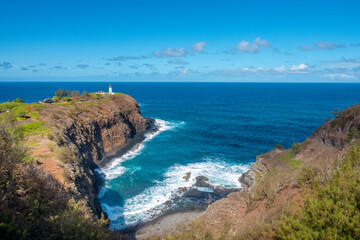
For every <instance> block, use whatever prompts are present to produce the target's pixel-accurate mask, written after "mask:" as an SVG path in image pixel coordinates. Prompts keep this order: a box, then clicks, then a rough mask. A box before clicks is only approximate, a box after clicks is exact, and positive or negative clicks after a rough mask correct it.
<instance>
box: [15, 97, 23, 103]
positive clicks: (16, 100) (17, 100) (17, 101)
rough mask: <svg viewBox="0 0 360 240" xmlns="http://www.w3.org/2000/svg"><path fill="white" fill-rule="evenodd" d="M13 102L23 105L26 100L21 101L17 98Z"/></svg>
mask: <svg viewBox="0 0 360 240" xmlns="http://www.w3.org/2000/svg"><path fill="white" fill-rule="evenodd" d="M13 102H16V103H23V102H24V100H22V99H20V98H16V99H15V100H14V101H13Z"/></svg>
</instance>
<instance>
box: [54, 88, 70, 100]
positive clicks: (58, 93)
mask: <svg viewBox="0 0 360 240" xmlns="http://www.w3.org/2000/svg"><path fill="white" fill-rule="evenodd" d="M55 96H57V97H58V98H59V99H62V98H63V97H66V96H67V93H66V92H65V90H64V89H58V90H57V91H56V92H55Z"/></svg>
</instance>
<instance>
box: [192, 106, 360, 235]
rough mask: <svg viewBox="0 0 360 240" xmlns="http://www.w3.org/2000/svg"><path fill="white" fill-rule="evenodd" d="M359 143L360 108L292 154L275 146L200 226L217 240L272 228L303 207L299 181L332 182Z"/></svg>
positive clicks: (341, 115)
mask: <svg viewBox="0 0 360 240" xmlns="http://www.w3.org/2000/svg"><path fill="white" fill-rule="evenodd" d="M358 139H360V105H355V106H353V107H350V108H347V109H345V110H344V111H342V112H341V113H339V114H338V115H337V116H336V117H335V118H334V119H333V120H331V121H327V122H326V123H325V124H324V125H322V126H321V127H319V128H318V129H317V130H316V131H314V133H313V134H311V136H310V137H309V138H308V139H306V140H305V141H304V142H303V143H299V144H294V146H293V147H292V148H291V149H283V148H282V147H281V146H277V147H276V148H274V149H273V150H271V151H269V152H267V153H265V154H262V155H260V156H258V157H257V159H256V162H255V163H254V164H252V166H251V168H250V170H249V171H248V172H246V173H245V174H243V175H242V176H241V177H240V178H239V181H240V183H241V184H242V186H243V187H244V189H243V190H242V191H241V192H235V193H231V194H230V195H229V196H228V197H227V198H224V199H221V200H219V201H217V202H215V203H213V204H212V205H210V206H209V207H208V209H207V210H206V211H205V212H204V213H203V214H202V215H201V216H200V217H199V218H198V219H197V220H196V221H199V220H200V221H205V222H206V223H207V225H208V226H209V227H207V228H206V229H207V230H208V231H210V232H212V233H213V234H214V235H215V236H217V235H219V234H221V231H223V230H224V226H225V225H226V224H230V226H229V228H228V235H227V237H226V238H229V239H231V238H232V237H233V236H235V235H236V234H238V233H241V232H242V233H244V232H251V231H253V230H254V229H255V228H256V226H258V225H259V224H262V223H269V222H271V221H272V220H271V219H273V218H274V217H277V216H279V214H281V212H282V211H284V209H288V207H289V206H293V205H298V206H302V204H303V195H301V188H300V187H299V181H305V182H306V176H307V175H306V174H308V173H311V174H313V176H314V177H315V178H316V179H317V180H318V181H320V182H321V181H325V180H326V179H329V178H330V177H331V173H332V172H333V170H334V169H333V168H336V165H337V164H338V162H341V159H343V157H344V155H345V154H346V153H347V150H348V149H349V147H351V146H352V145H353V144H355V143H356V142H357V141H359V140H358Z"/></svg>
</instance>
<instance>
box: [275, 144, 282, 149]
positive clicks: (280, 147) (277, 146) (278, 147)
mask: <svg viewBox="0 0 360 240" xmlns="http://www.w3.org/2000/svg"><path fill="white" fill-rule="evenodd" d="M275 149H279V150H284V147H283V146H282V145H281V144H280V143H278V144H277V145H276V146H275Z"/></svg>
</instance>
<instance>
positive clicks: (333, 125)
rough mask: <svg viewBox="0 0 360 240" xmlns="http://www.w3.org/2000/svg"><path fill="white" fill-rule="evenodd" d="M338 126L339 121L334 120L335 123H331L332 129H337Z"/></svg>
mask: <svg viewBox="0 0 360 240" xmlns="http://www.w3.org/2000/svg"><path fill="white" fill-rule="evenodd" d="M336 124H337V120H333V121H332V122H331V127H332V128H334V127H336Z"/></svg>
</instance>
